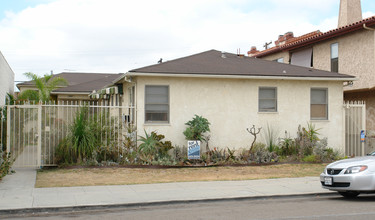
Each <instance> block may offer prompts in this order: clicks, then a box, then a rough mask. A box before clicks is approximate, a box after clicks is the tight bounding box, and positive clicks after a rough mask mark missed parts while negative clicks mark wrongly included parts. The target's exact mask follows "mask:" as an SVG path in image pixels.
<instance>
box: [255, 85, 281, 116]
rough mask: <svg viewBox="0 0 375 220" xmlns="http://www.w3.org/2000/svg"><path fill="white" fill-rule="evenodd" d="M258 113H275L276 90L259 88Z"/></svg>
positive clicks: (274, 88)
mask: <svg viewBox="0 0 375 220" xmlns="http://www.w3.org/2000/svg"><path fill="white" fill-rule="evenodd" d="M258 108H259V112H277V88H276V87H259V102H258Z"/></svg>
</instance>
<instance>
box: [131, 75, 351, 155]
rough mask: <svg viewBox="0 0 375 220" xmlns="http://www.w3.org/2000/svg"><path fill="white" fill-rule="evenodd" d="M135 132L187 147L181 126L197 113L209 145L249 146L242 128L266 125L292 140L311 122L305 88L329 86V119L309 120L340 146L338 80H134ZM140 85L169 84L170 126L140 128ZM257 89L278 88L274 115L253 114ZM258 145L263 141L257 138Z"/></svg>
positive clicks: (307, 93) (142, 117)
mask: <svg viewBox="0 0 375 220" xmlns="http://www.w3.org/2000/svg"><path fill="white" fill-rule="evenodd" d="M135 80H136V96H137V97H136V99H137V130H138V135H144V129H145V130H146V131H147V132H151V131H157V132H158V133H161V134H163V135H165V137H166V140H170V141H172V143H173V144H174V145H179V146H184V145H185V146H186V140H185V137H184V135H183V131H184V130H185V129H186V126H185V123H186V122H187V121H189V120H191V119H192V118H193V116H194V114H198V115H202V116H203V117H205V118H207V119H208V120H209V122H210V123H211V133H210V134H211V140H210V147H221V148H224V147H229V148H236V149H238V148H244V147H246V148H247V147H249V146H250V144H251V142H252V140H253V136H251V135H250V134H249V133H248V132H247V131H246V128H249V127H251V126H252V125H255V126H256V127H263V132H264V130H265V129H266V127H267V123H268V124H269V125H270V126H271V127H272V128H273V129H274V130H277V131H278V132H279V134H280V137H284V133H285V131H287V132H289V133H290V135H291V136H292V137H295V135H296V132H297V128H298V125H302V126H307V123H308V122H310V88H312V87H318V88H328V94H329V120H325V121H312V122H313V123H314V124H315V126H316V128H321V130H320V131H319V133H320V134H321V137H328V142H329V146H330V147H333V148H336V149H342V148H343V146H344V145H343V130H342V129H343V127H344V126H343V124H342V123H343V121H342V120H343V119H342V112H343V108H342V100H343V90H342V83H341V82H317V81H286V80H251V79H208V78H172V77H137V78H136V79H135ZM145 85H168V86H169V92H170V123H169V124H145V122H144V96H145V93H144V91H145ZM259 86H272V87H277V93H278V112H277V113H258V88H259ZM257 140H258V141H260V142H262V138H261V137H259V139H257Z"/></svg>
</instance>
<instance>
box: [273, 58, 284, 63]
mask: <svg viewBox="0 0 375 220" xmlns="http://www.w3.org/2000/svg"><path fill="white" fill-rule="evenodd" d="M273 61H276V62H278V63H284V57H281V58H278V59H276V60H273Z"/></svg>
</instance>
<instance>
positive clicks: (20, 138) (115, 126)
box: [6, 102, 135, 167]
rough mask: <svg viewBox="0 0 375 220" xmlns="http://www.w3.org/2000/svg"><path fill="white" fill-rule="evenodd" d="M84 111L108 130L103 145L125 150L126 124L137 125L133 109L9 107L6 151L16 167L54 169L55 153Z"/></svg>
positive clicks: (73, 104)
mask: <svg viewBox="0 0 375 220" xmlns="http://www.w3.org/2000/svg"><path fill="white" fill-rule="evenodd" d="M81 108H87V111H88V119H90V120H95V122H96V123H98V124H99V125H100V126H102V127H105V128H108V132H106V133H105V135H103V136H101V137H100V138H101V143H109V142H111V143H110V144H116V145H117V147H119V148H120V147H122V141H123V138H124V134H126V132H127V129H126V127H127V125H129V124H134V123H135V120H134V119H135V116H134V115H133V114H132V113H133V112H135V111H134V107H122V106H99V105H90V104H89V103H78V102H70V103H59V104H58V105H55V104H43V105H42V104H37V105H32V104H25V105H8V106H7V120H6V130H7V132H6V143H7V144H6V146H7V151H8V152H10V153H11V155H12V156H13V157H14V158H15V162H14V164H13V166H14V167H41V166H55V165H56V162H55V150H56V147H57V146H58V145H59V143H60V142H61V141H62V140H63V139H64V138H65V137H66V136H67V135H68V134H69V132H70V126H71V125H72V123H73V122H74V119H75V117H76V114H77V113H78V112H79V111H80V109H81Z"/></svg>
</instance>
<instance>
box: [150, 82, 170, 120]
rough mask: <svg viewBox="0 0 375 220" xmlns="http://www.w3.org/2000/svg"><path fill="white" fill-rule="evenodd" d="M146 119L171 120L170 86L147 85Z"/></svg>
mask: <svg viewBox="0 0 375 220" xmlns="http://www.w3.org/2000/svg"><path fill="white" fill-rule="evenodd" d="M145 121H146V122H169V87H168V86H146V87H145Z"/></svg>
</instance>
